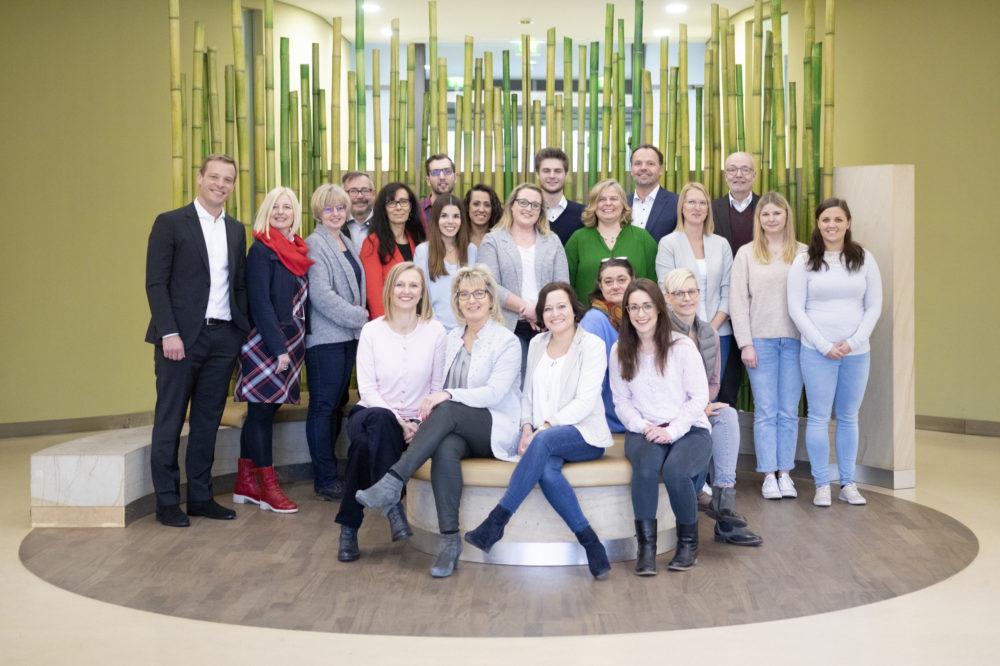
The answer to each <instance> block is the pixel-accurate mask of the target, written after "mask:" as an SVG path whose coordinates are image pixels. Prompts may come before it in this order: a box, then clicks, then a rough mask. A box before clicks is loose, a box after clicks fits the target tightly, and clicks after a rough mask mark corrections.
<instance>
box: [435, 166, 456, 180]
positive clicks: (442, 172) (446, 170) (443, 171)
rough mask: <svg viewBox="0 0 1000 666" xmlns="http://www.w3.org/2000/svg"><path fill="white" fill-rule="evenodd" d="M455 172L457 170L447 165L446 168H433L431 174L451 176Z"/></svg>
mask: <svg viewBox="0 0 1000 666" xmlns="http://www.w3.org/2000/svg"><path fill="white" fill-rule="evenodd" d="M453 173H455V170H454V169H452V168H450V167H445V168H444V169H431V176H433V177H434V178H437V177H438V176H450V175H451V174H453Z"/></svg>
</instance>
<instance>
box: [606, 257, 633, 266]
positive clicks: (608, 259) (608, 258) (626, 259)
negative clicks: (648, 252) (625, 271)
mask: <svg viewBox="0 0 1000 666" xmlns="http://www.w3.org/2000/svg"><path fill="white" fill-rule="evenodd" d="M612 259H618V260H620V261H628V257H604V258H603V259H601V263H602V264H603V263H604V262H605V261H611V260H612Z"/></svg>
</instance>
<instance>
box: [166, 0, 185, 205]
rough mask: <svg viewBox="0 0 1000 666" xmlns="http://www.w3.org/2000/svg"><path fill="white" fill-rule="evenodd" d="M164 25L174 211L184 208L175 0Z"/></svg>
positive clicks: (177, 9)
mask: <svg viewBox="0 0 1000 666" xmlns="http://www.w3.org/2000/svg"><path fill="white" fill-rule="evenodd" d="M167 22H168V25H169V29H170V32H169V42H170V164H171V168H172V171H173V178H172V180H173V193H172V201H173V205H174V207H175V208H180V207H181V206H183V205H184V202H185V200H186V198H187V197H185V196H184V183H185V182H186V180H187V172H186V171H185V170H184V128H183V123H182V118H181V116H182V115H183V111H184V103H183V101H182V100H181V96H182V95H181V11H180V1H179V0H168V2H167Z"/></svg>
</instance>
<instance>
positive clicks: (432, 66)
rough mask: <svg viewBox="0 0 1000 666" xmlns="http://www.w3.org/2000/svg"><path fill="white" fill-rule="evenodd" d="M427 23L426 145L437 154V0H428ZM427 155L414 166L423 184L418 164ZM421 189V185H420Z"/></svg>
mask: <svg viewBox="0 0 1000 666" xmlns="http://www.w3.org/2000/svg"><path fill="white" fill-rule="evenodd" d="M427 16H428V18H427V23H428V29H429V37H428V43H427V49H428V52H427V65H428V69H429V70H430V81H429V85H428V90H429V91H430V108H431V115H430V134H429V136H428V140H427V144H428V145H429V146H433V152H438V149H437V148H438V143H439V140H438V117H437V108H438V80H437V79H438V68H437V61H438V56H437V52H438V42H437V0H429V1H428V3H427ZM444 132H445V133H446V134H447V132H448V128H447V127H446V128H444ZM428 155H429V153H428V152H427V151H426V150H424V151H423V152H421V159H420V160H417V161H416V162H415V164H416V165H417V169H418V170H417V171H416V172H415V176H414V177H415V178H416V179H417V180H418V181H419V182H420V183H424V182H425V181H424V179H423V178H421V177H420V175H419V174H420V171H419V168H420V162H422V160H423V158H426V157H427V156H428ZM421 187H423V185H421Z"/></svg>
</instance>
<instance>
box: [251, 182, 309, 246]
mask: <svg viewBox="0 0 1000 666" xmlns="http://www.w3.org/2000/svg"><path fill="white" fill-rule="evenodd" d="M282 194H284V195H286V196H287V197H288V198H289V199H291V200H292V210H293V211H294V215H293V219H294V221H293V222H292V230H291V231H292V233H293V234H297V233H299V229H301V228H302V206H300V205H299V200H298V199H297V198H296V197H295V192H293V191H292V190H290V189H289V188H287V187H276V188H274V189H273V190H271V191H270V192H268V193H267V196H265V197H264V201H263V202H261V204H260V208H258V209H257V217H256V218H254V221H253V230H254V233H262V234H264V235H265V236H267V237H268V238H270V237H271V209H272V208H274V204H275V203H276V202H277V201H278V197H280V196H281V195H282Z"/></svg>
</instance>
